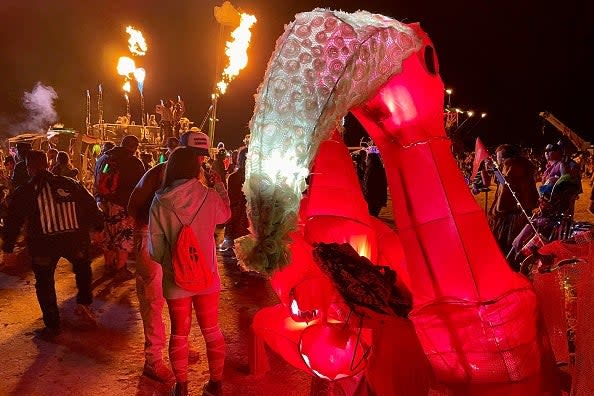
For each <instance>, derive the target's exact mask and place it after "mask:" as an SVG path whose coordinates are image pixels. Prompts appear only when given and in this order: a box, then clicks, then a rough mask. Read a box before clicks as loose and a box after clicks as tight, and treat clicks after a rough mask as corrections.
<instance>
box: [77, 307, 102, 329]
mask: <svg viewBox="0 0 594 396" xmlns="http://www.w3.org/2000/svg"><path fill="white" fill-rule="evenodd" d="M74 313H75V314H76V315H78V316H79V317H80V318H81V319H82V320H83V322H85V323H87V324H90V325H93V326H96V325H97V317H96V316H95V312H93V310H92V309H91V307H90V306H89V305H85V304H76V308H74Z"/></svg>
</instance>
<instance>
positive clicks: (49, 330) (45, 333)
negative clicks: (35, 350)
mask: <svg viewBox="0 0 594 396" xmlns="http://www.w3.org/2000/svg"><path fill="white" fill-rule="evenodd" d="M33 333H34V334H35V337H37V338H40V339H42V340H46V341H51V340H54V339H56V337H58V336H59V335H60V334H62V330H61V329H60V328H59V327H43V328H41V329H35V330H33Z"/></svg>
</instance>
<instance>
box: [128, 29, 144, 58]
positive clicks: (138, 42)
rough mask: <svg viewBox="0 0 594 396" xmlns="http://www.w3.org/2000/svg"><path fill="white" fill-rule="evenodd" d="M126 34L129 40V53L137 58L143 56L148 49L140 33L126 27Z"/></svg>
mask: <svg viewBox="0 0 594 396" xmlns="http://www.w3.org/2000/svg"><path fill="white" fill-rule="evenodd" d="M126 33H128V34H129V35H130V38H129V39H128V49H129V50H130V53H132V55H138V56H143V55H145V54H146V51H147V50H148V47H147V45H146V41H144V37H143V36H142V32H141V31H140V30H136V29H134V28H133V27H132V26H128V27H127V28H126Z"/></svg>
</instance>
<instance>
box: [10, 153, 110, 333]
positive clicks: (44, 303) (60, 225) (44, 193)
mask: <svg viewBox="0 0 594 396" xmlns="http://www.w3.org/2000/svg"><path fill="white" fill-rule="evenodd" d="M26 165H27V172H28V174H29V177H30V180H29V181H28V182H27V183H26V184H24V185H22V186H19V187H18V188H17V189H16V190H15V191H14V193H13V195H12V199H11V200H10V204H9V206H8V210H7V212H8V214H7V217H6V219H5V225H4V232H3V246H2V250H3V251H4V261H5V265H6V263H7V262H12V263H13V264H14V261H15V260H14V255H13V254H12V252H13V250H14V245H15V242H16V240H17V238H18V236H19V234H20V232H21V228H22V227H23V224H25V241H26V245H27V248H28V249H29V253H30V254H31V257H32V268H33V273H34V274H35V290H36V292H37V300H38V301H39V306H40V307H41V311H42V313H43V322H44V324H45V328H43V329H40V331H39V332H38V333H39V335H40V336H48V337H54V336H56V335H58V334H59V333H60V313H59V309H58V303H57V299H56V290H55V285H54V272H55V270H56V265H57V264H58V261H59V259H60V258H61V257H64V258H66V259H67V260H68V261H70V263H71V264H72V269H73V271H74V275H75V278H76V286H77V288H78V294H77V296H76V302H77V307H76V310H75V312H76V313H77V314H79V315H80V316H81V317H82V319H83V320H84V321H85V322H94V314H93V312H92V310H91V308H90V305H91V303H92V301H93V296H92V292H91V282H92V272H91V259H90V257H89V253H88V251H89V247H90V245H91V241H90V236H89V232H90V231H91V230H95V231H100V230H101V229H102V228H103V216H102V213H101V211H100V210H99V209H98V208H97V205H96V204H95V200H94V198H93V196H92V195H91V194H90V193H89V192H88V191H87V190H86V189H85V188H84V187H83V186H82V185H81V184H79V183H77V182H76V181H74V180H73V179H70V178H67V177H63V176H57V175H53V174H52V173H50V172H48V170H47V168H48V163H47V156H46V154H45V153H44V152H43V151H38V150H31V151H30V152H29V153H27V157H26Z"/></svg>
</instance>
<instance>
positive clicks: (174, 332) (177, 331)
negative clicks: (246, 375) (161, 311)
mask: <svg viewBox="0 0 594 396" xmlns="http://www.w3.org/2000/svg"><path fill="white" fill-rule="evenodd" d="M167 305H168V307H169V315H170V317H171V339H170V341H169V360H170V361H171V365H172V367H173V373H174V374H175V378H176V380H177V382H185V381H187V380H188V356H189V345H188V335H189V334H190V326H191V325H192V305H193V306H194V311H195V313H196V319H197V320H198V324H199V325H200V330H201V331H202V336H203V337H204V341H205V343H206V356H207V357H208V370H209V373H210V379H211V380H213V381H220V380H221V379H222V378H223V368H224V366H225V339H224V337H223V333H222V332H221V329H220V328H219V322H218V309H219V293H218V292H217V293H211V294H206V295H196V296H193V297H185V298H176V299H168V300H167Z"/></svg>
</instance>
